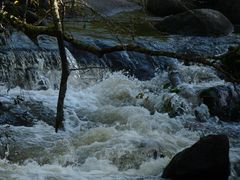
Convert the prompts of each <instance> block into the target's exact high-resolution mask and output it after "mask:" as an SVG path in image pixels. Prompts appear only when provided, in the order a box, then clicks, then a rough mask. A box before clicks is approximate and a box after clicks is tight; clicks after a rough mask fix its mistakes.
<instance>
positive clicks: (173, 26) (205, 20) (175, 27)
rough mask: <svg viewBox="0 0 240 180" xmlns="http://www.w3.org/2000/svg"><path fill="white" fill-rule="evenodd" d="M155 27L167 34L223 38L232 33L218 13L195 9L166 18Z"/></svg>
mask: <svg viewBox="0 0 240 180" xmlns="http://www.w3.org/2000/svg"><path fill="white" fill-rule="evenodd" d="M155 27H156V28H157V29H158V30H160V31H162V32H166V33H169V34H180V35H197V36H225V35H228V34H230V33H232V32H233V25H232V24H231V22H230V21H229V20H228V19H227V18H226V17H225V16H224V15H223V14H221V13H220V12H218V11H215V10H211V9H195V10H191V11H186V12H184V13H180V14H176V15H173V16H168V17H166V18H164V19H163V20H161V21H159V22H157V24H156V25H155Z"/></svg>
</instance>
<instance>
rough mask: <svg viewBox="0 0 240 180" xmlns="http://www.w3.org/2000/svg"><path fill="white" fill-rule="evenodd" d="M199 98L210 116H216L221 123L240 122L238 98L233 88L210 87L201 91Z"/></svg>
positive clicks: (239, 99) (239, 98)
mask: <svg viewBox="0 0 240 180" xmlns="http://www.w3.org/2000/svg"><path fill="white" fill-rule="evenodd" d="M200 98H201V99H202V102H203V103H204V104H206V105H207V106H208V109H209V112H210V114H211V116H218V118H219V119H220V120H221V121H234V122H240V96H239V95H238V93H237V92H236V91H235V90H234V88H233V87H228V86H222V85H221V86H215V87H211V88H208V89H205V90H203V91H202V92H201V93H200Z"/></svg>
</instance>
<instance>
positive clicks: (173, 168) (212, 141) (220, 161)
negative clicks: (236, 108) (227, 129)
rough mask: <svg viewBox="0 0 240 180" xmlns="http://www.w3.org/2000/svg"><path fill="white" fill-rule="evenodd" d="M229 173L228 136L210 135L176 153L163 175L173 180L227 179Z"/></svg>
mask: <svg viewBox="0 0 240 180" xmlns="http://www.w3.org/2000/svg"><path fill="white" fill-rule="evenodd" d="M229 175H230V161H229V140H228V137H227V136H225V135H209V136H206V137H203V138H201V139H200V140H199V141H198V142H197V143H195V144H194V145H193V146H191V147H190V148H187V149H185V150H183V151H181V152H179V153H178V154H177V155H175V156H174V158H173V159H172V160H171V162H170V163H169V164H168V165H167V167H166V168H165V170H164V172H163V174H162V177H163V178H167V179H172V180H183V179H184V180H193V179H194V180H212V179H218V180H227V179H228V177H229Z"/></svg>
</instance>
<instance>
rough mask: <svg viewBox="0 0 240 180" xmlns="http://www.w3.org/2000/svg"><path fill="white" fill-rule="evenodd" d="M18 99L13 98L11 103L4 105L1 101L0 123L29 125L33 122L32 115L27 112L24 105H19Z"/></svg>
mask: <svg viewBox="0 0 240 180" xmlns="http://www.w3.org/2000/svg"><path fill="white" fill-rule="evenodd" d="M18 101H20V100H19V99H15V100H14V103H13V104H7V105H4V102H1V104H2V105H1V107H0V124H1V125H3V124H8V125H13V126H27V127H31V126H33V124H34V117H33V116H32V115H31V114H30V113H29V112H28V110H27V108H26V107H23V106H20V105H19V104H17V103H18Z"/></svg>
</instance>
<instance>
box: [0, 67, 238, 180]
mask: <svg viewBox="0 0 240 180" xmlns="http://www.w3.org/2000/svg"><path fill="white" fill-rule="evenodd" d="M181 71H183V72H184V73H185V74H184V73H183V72H181V74H182V76H183V79H184V83H183V84H182V85H181V86H179V88H180V89H181V90H182V92H183V94H184V93H185V94H187V95H188V97H192V96H195V94H196V93H197V92H198V90H199V89H201V88H204V87H208V86H209V87H210V86H212V85H213V83H214V84H216V85H221V84H223V83H225V82H223V81H221V80H220V79H218V78H217V76H215V74H214V72H213V71H210V69H208V68H206V69H204V68H203V69H200V68H198V67H195V66H191V67H185V66H182V69H181ZM92 73H93V72H92ZM189 73H195V75H193V76H192V77H193V79H194V80H193V79H191V80H189V79H188V74H189ZM206 73H207V74H206ZM93 74H94V73H93ZM97 74H99V72H97ZM102 76H103V77H102ZM89 77H93V76H90V74H85V77H84V76H83V75H80V76H79V74H78V75H77V76H76V74H72V75H71V77H70V80H69V86H68V87H69V88H68V91H67V95H66V100H65V122H64V124H65V131H60V132H59V133H57V134H56V133H55V132H54V128H53V127H52V126H49V125H47V124H46V123H44V122H41V121H39V122H37V123H36V124H35V125H34V126H33V127H24V126H10V127H5V126H2V127H1V132H2V133H1V137H4V136H6V134H8V137H7V138H6V139H5V140H2V141H1V144H2V145H3V146H4V147H7V148H6V150H5V151H6V152H5V159H2V160H0V178H1V179H24V180H25V179H83V180H84V179H91V180H92V179H93V180H94V179H104V180H105V179H137V178H144V179H160V175H161V173H162V171H163V168H164V167H165V166H166V165H167V163H168V162H169V161H170V159H171V158H172V157H173V156H174V155H175V154H176V153H177V152H179V151H180V150H182V149H184V148H186V147H188V146H190V145H192V144H193V143H194V142H196V141H197V140H198V139H199V137H200V135H201V133H199V131H198V130H196V131H192V130H189V129H188V128H185V123H186V122H187V121H191V120H192V119H193V109H192V102H189V101H186V99H184V98H182V97H181V96H180V95H179V94H177V93H174V92H170V89H165V88H163V85H164V83H166V81H167V79H168V78H167V75H164V73H161V74H158V75H156V77H155V78H153V79H152V80H150V81H144V82H143V81H139V80H137V79H135V78H133V77H128V76H126V75H123V74H122V73H120V72H119V73H108V72H105V75H103V74H101V77H100V76H95V79H94V78H91V79H92V81H91V83H87V82H89ZM85 81H86V83H84V82H85ZM157 82H158V83H157ZM1 92H7V89H6V88H5V87H1ZM6 94H7V93H6ZM19 94H20V95H21V96H24V98H25V100H26V101H27V100H30V101H41V102H43V105H44V106H47V107H48V108H50V109H52V110H54V111H55V109H56V103H57V94H58V91H57V90H53V89H49V90H46V91H36V90H22V89H20V88H15V89H12V90H10V92H9V93H8V95H7V96H10V97H16V96H17V95H19ZM169 98H170V99H171V102H172V101H173V102H172V105H173V107H172V108H173V109H174V108H175V110H177V109H178V108H180V107H181V108H182V109H183V112H182V113H181V114H179V116H177V117H174V118H170V117H169V115H168V114H167V113H166V112H164V107H165V106H164V104H165V102H166V99H169ZM192 98H193V97H192ZM168 102H169V101H168ZM3 132H4V133H3ZM238 153H239V150H238V148H237V147H233V148H231V160H232V161H234V162H237V161H239V159H240V157H239V155H237V154H238ZM232 173H233V176H234V173H235V172H234V171H233V172H232Z"/></svg>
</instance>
